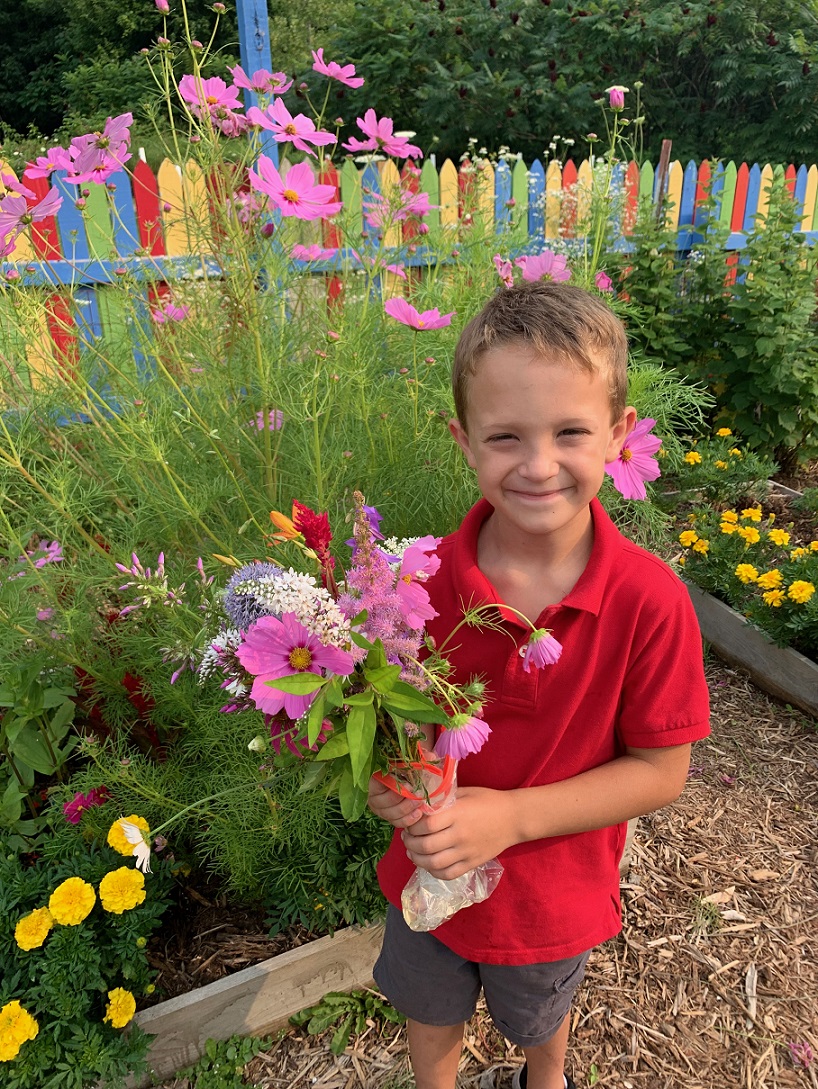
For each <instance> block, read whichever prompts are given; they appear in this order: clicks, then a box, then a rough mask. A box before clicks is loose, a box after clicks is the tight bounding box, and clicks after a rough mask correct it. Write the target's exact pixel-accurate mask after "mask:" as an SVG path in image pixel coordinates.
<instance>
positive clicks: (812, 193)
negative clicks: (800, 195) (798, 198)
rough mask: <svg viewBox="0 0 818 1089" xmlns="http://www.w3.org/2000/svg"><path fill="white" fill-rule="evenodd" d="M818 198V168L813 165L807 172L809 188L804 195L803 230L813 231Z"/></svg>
mask: <svg viewBox="0 0 818 1089" xmlns="http://www.w3.org/2000/svg"><path fill="white" fill-rule="evenodd" d="M816 197H818V166H815V164H814V163H813V165H812V166H811V167H810V168H809V170H808V171H807V188H806V191H805V193H804V218H803V219H802V220H801V230H802V231H811V230H813V226H812V224H813V213H814V212H815V199H816Z"/></svg>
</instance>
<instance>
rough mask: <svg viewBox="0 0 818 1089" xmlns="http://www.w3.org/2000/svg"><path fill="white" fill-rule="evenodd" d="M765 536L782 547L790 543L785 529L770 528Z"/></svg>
mask: <svg viewBox="0 0 818 1089" xmlns="http://www.w3.org/2000/svg"><path fill="white" fill-rule="evenodd" d="M767 536H768V537H769V538H770V540H771V541H772V542H773V544H775V545H782V546H783V547H784V548H786V547H787V545H788V544H789V543H790V535H789V533H787V531H786V530H785V529H771V530H770V532H769V533H768V534H767Z"/></svg>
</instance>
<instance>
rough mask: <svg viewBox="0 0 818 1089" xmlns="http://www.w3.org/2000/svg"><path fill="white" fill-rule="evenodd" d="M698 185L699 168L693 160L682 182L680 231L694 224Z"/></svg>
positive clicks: (686, 168)
mask: <svg viewBox="0 0 818 1089" xmlns="http://www.w3.org/2000/svg"><path fill="white" fill-rule="evenodd" d="M698 184H699V167H698V165H697V164H696V163H694V162H693V160H692V159H691V160H690V162H689V163H688V164H687V166H686V167H685V172H684V180H683V181H682V196H681V198H680V200H679V229H680V230H681V229H682V228H683V227H688V226H690V225H691V224H692V223H693V213H694V210H695V207H696V188H697V186H698Z"/></svg>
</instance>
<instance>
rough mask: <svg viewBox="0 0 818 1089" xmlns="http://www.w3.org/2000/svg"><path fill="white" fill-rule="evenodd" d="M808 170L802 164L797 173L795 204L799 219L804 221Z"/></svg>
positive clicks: (794, 194)
mask: <svg viewBox="0 0 818 1089" xmlns="http://www.w3.org/2000/svg"><path fill="white" fill-rule="evenodd" d="M807 174H808V171H807V168H806V166H805V165H804V164H803V163H801V165H800V166H799V167H798V170H797V171H796V172H795V192H794V193H793V196H794V197H795V203H796V205H797V207H798V218H799V219H803V216H804V197H805V196H806V195H807Z"/></svg>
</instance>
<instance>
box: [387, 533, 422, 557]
mask: <svg viewBox="0 0 818 1089" xmlns="http://www.w3.org/2000/svg"><path fill="white" fill-rule="evenodd" d="M419 540H420V537H401V539H400V540H398V538H397V537H387V538H386V540H384V541H381V544H380V549H381V552H385V553H386V554H387V556H397V557H398V558H399V559H403V554H404V552H405V551H406V549H407V548H408V547H409V546H410V545H413V544H415V543H416V542H417V541H419Z"/></svg>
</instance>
